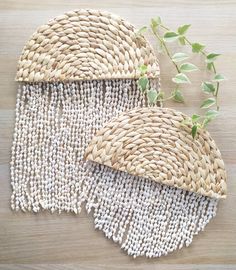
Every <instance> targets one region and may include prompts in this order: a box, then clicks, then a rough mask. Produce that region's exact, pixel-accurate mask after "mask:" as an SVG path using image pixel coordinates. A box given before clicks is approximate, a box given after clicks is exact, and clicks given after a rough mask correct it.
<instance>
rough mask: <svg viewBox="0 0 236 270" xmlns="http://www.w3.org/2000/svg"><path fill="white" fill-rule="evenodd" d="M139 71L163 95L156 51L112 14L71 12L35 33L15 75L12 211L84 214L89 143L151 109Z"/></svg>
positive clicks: (26, 47) (24, 51) (87, 187)
mask: <svg viewBox="0 0 236 270" xmlns="http://www.w3.org/2000/svg"><path fill="white" fill-rule="evenodd" d="M141 64H146V65H147V67H148V77H149V82H150V84H151V87H155V88H156V89H157V90H158V88H159V66H158V61H157V59H156V57H155V54H154V53H153V51H152V48H151V47H150V45H149V44H148V42H147V41H146V40H145V38H144V37H139V38H137V35H135V30H134V27H133V26H132V25H131V24H130V23H128V22H126V21H124V20H123V19H120V18H119V17H118V16H116V15H113V14H110V13H108V12H101V11H96V10H88V9H87V10H82V9H81V10H77V11H72V12H67V13H66V14H64V15H62V16H58V17H56V18H55V19H53V20H51V21H50V22H49V23H47V24H45V25H43V26H41V27H39V28H38V30H37V31H36V32H35V34H33V36H32V37H31V38H30V40H29V41H28V42H27V43H26V45H25V48H24V49H23V52H22V55H21V57H20V60H19V63H18V71H17V76H16V79H17V80H18V81H20V83H19V88H18V94H17V101H16V121H15V131H14V136H13V145H12V157H11V185H12V196H11V207H12V209H14V210H16V211H17V210H23V211H34V212H39V211H41V210H43V209H46V210H49V211H51V212H55V211H57V212H59V213H61V212H62V211H67V212H69V211H71V212H74V213H79V212H80V210H81V206H82V203H83V202H84V201H86V199H87V197H88V192H89V190H90V189H91V186H90V184H89V183H88V173H89V170H90V169H89V168H88V167H87V162H85V161H84V160H83V156H84V151H85V149H86V147H87V146H88V144H89V142H90V141H91V139H92V137H93V136H94V135H95V133H96V131H97V130H99V129H100V128H101V127H102V126H103V125H104V124H105V123H106V122H108V121H109V120H110V119H112V118H114V117H116V116H117V115H119V114H120V113H121V112H124V111H127V110H130V109H132V108H135V107H143V106H146V101H145V99H144V98H143V94H142V93H141V91H140V90H139V88H138V84H137V80H138V76H139V71H138V67H139V65H141Z"/></svg>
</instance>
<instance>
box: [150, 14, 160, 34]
mask: <svg viewBox="0 0 236 270" xmlns="http://www.w3.org/2000/svg"><path fill="white" fill-rule="evenodd" d="M159 24H161V18H160V17H159V16H158V17H156V18H152V19H151V27H152V29H153V30H154V31H155V30H156V28H157V26H158V25H159Z"/></svg>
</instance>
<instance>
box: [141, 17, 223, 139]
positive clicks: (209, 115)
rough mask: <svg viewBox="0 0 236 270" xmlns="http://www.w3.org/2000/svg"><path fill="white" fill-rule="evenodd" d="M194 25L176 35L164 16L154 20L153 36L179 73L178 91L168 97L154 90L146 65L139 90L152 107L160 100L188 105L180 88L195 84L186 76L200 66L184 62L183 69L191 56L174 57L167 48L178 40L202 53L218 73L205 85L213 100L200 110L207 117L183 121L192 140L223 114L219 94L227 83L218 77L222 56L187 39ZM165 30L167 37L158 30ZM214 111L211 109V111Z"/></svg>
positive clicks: (176, 81)
mask: <svg viewBox="0 0 236 270" xmlns="http://www.w3.org/2000/svg"><path fill="white" fill-rule="evenodd" d="M189 27H190V25H189V24H185V25H182V26H180V27H179V28H178V30H177V31H176V32H174V31H172V30H171V29H169V28H168V27H166V26H165V25H163V24H162V22H161V19H160V17H157V18H156V19H151V24H150V28H151V30H152V33H153V35H154V36H155V38H156V39H157V40H158V42H159V43H160V46H161V48H163V49H164V51H165V53H166V55H167V56H168V58H169V59H170V60H171V62H172V63H173V65H174V67H175V69H176V71H177V74H176V75H175V77H173V78H172V81H173V82H174V83H175V84H176V87H175V89H174V90H173V91H172V93H171V95H170V96H169V97H167V98H164V94H165V93H164V92H163V91H161V90H160V91H158V90H157V89H152V88H150V87H149V82H148V78H147V72H148V70H147V67H146V66H145V65H143V66H141V67H140V71H141V76H140V79H139V82H138V84H139V88H140V90H141V91H142V92H143V93H144V94H146V96H147V100H148V103H149V104H150V105H155V104H156V103H157V102H158V101H161V102H163V101H166V100H170V99H174V100H175V101H177V102H184V97H183V94H182V92H181V90H180V89H179V88H180V85H181V84H184V83H191V81H190V79H189V78H188V76H187V75H186V74H185V73H188V72H193V71H196V70H198V67H197V66H195V65H194V64H192V63H189V62H185V63H182V64H181V65H180V66H179V63H180V62H183V61H184V60H186V59H188V58H189V56H188V55H187V54H186V53H183V52H179V53H175V54H174V55H171V52H170V50H169V48H168V46H167V43H169V42H173V41H176V40H178V41H179V43H180V44H181V45H186V44H187V45H189V46H191V48H192V52H193V53H200V54H202V55H203V56H204V57H205V62H206V63H207V69H208V70H212V71H213V74H214V78H213V79H212V80H211V81H210V82H203V83H202V86H201V87H202V90H203V92H204V93H206V94H208V95H211V96H212V97H210V98H207V99H205V100H204V101H203V103H202V104H201V106H200V108H202V109H208V110H207V111H206V112H205V113H204V114H203V115H198V114H193V115H192V116H191V117H189V118H188V119H187V120H186V121H185V122H183V125H187V126H189V125H191V134H192V137H193V138H195V136H196V135H197V131H198V129H199V128H205V127H206V126H207V124H208V123H209V122H210V121H212V120H213V119H214V118H215V117H216V116H217V115H218V111H219V102H218V93H219V86H220V82H221V81H223V80H225V77H224V76H223V75H222V74H218V73H217V70H216V67H215V63H214V62H215V60H216V58H217V57H218V56H219V54H216V53H207V52H206V51H205V50H204V48H205V46H204V45H202V44H201V43H197V42H195V43H192V42H191V41H190V40H189V39H188V38H187V37H186V36H185V33H186V32H187V30H188V29H189ZM160 28H161V29H162V30H164V31H165V33H164V35H163V36H161V35H160V34H159V31H158V29H160ZM147 29H148V27H146V26H144V27H142V28H141V29H140V30H139V31H138V32H137V36H139V35H141V36H142V35H143V33H144V32H146V30H147ZM213 105H215V106H216V110H213V109H212V108H211V107H213ZM209 108H211V109H209Z"/></svg>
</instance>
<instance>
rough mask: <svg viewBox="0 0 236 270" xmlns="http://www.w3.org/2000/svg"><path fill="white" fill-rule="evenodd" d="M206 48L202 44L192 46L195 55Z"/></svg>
mask: <svg viewBox="0 0 236 270" xmlns="http://www.w3.org/2000/svg"><path fill="white" fill-rule="evenodd" d="M204 48H205V45H203V44H200V43H197V42H196V43H193V44H192V52H193V53H199V52H201V51H202V50H203V49H204Z"/></svg>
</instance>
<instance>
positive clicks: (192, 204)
mask: <svg viewBox="0 0 236 270" xmlns="http://www.w3.org/2000/svg"><path fill="white" fill-rule="evenodd" d="M184 119H186V116H185V115H183V114H182V113H180V112H177V111H175V110H171V109H166V108H156V107H152V108H136V109H133V110H130V111H126V112H124V113H122V114H121V115H119V116H118V117H117V118H114V119H112V120H111V121H109V122H108V123H107V124H105V125H104V127H103V128H102V129H100V130H99V131H98V132H97V134H96V135H95V137H94V138H93V139H92V141H91V142H90V144H89V146H88V147H87V149H86V151H85V158H86V159H87V160H90V161H93V162H92V163H91V164H90V166H91V171H90V186H91V187H95V188H92V189H91V191H90V194H89V198H88V203H87V209H88V211H89V210H90V209H91V208H92V207H95V211H94V217H95V226H96V228H98V229H100V230H102V231H104V233H105V235H106V236H107V237H109V238H112V239H113V240H114V241H115V242H118V243H120V244H121V247H122V248H123V249H124V250H126V251H127V252H128V254H130V255H133V256H134V257H136V256H142V255H145V256H147V257H159V256H161V255H166V254H168V253H169V252H172V251H174V250H176V249H180V248H181V247H183V245H186V246H188V245H189V244H190V243H191V242H192V239H193V236H194V235H195V234H197V233H198V232H199V231H201V230H203V229H204V227H205V225H206V224H207V223H208V222H209V221H210V219H211V218H212V217H214V216H215V214H216V206H217V199H219V198H225V197H226V173H225V168H224V163H223V160H222V158H221V154H220V151H219V149H218V148H217V146H216V145H215V142H214V141H213V140H212V138H211V137H210V135H209V133H208V132H207V131H205V130H201V131H199V133H198V136H197V138H196V139H195V140H193V139H192V137H191V135H190V129H191V128H190V127H189V128H186V127H183V125H181V123H182V121H183V120H184Z"/></svg>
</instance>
